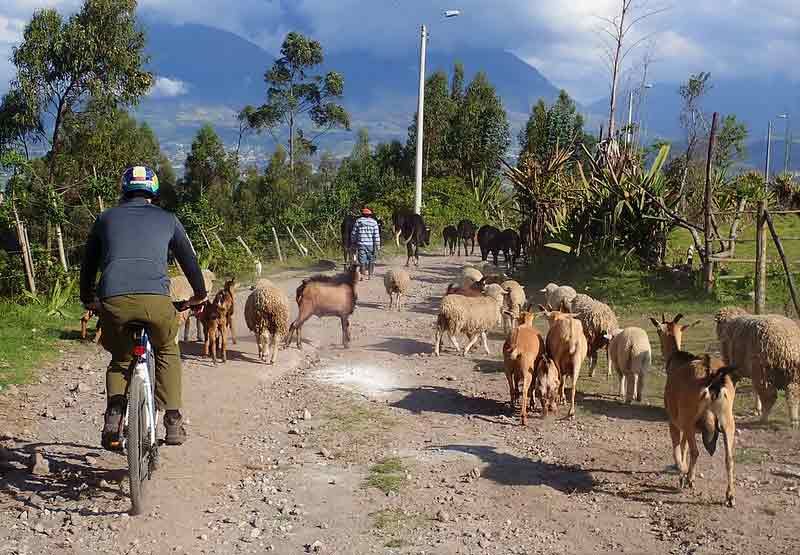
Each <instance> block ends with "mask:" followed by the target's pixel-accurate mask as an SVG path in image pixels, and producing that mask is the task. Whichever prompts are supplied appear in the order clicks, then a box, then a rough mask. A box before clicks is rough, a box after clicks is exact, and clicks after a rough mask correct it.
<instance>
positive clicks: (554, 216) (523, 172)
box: [503, 143, 583, 253]
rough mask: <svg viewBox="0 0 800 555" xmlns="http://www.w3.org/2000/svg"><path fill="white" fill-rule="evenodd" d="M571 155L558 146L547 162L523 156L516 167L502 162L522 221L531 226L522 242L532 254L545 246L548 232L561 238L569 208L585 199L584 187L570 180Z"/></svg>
mask: <svg viewBox="0 0 800 555" xmlns="http://www.w3.org/2000/svg"><path fill="white" fill-rule="evenodd" d="M572 155H573V151H572V150H571V149H562V148H561V147H560V146H559V145H558V143H556V145H555V148H553V150H552V151H551V152H550V154H549V156H547V157H546V158H544V159H542V158H540V157H536V156H533V155H531V154H523V155H522V157H521V158H520V160H519V162H518V164H517V166H516V167H515V166H512V165H510V164H509V163H507V162H506V161H503V164H504V165H505V166H506V170H505V172H504V174H505V176H506V178H507V179H508V180H509V181H510V182H511V184H512V185H513V187H514V191H515V195H516V198H517V201H518V202H519V205H520V207H521V209H522V210H521V211H522V213H523V218H524V219H526V220H527V221H529V222H530V224H531V225H530V226H529V235H528V237H523V238H522V240H523V241H524V242H525V243H526V244H527V247H528V252H530V253H532V252H536V251H537V250H538V249H539V248H541V247H542V246H544V237H545V232H547V233H549V234H550V235H558V234H560V233H561V232H562V231H564V229H565V224H566V222H567V219H568V215H569V211H570V208H571V207H572V206H573V205H574V203H576V202H577V201H578V200H579V199H580V198H581V197H582V196H583V187H582V184H581V183H580V182H574V181H571V180H570V179H568V175H567V168H568V166H569V164H570V162H571V161H572V159H573V157H572ZM559 246H560V247H563V245H559Z"/></svg>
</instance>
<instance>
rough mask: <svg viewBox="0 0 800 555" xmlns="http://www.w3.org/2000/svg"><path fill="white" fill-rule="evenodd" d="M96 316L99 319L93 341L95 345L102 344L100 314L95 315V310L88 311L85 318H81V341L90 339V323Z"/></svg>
mask: <svg viewBox="0 0 800 555" xmlns="http://www.w3.org/2000/svg"><path fill="white" fill-rule="evenodd" d="M95 316H98V318H97V325H96V326H95V328H94V339H93V341H94V342H95V343H100V333H101V331H102V330H101V328H100V317H99V315H98V314H95V312H94V311H93V310H87V311H86V312H84V313H83V316H81V339H86V338H87V337H88V335H89V321H90V320H91V319H92V318H94V317H95Z"/></svg>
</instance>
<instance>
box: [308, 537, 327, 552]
mask: <svg viewBox="0 0 800 555" xmlns="http://www.w3.org/2000/svg"><path fill="white" fill-rule="evenodd" d="M324 551H325V544H323V543H322V542H321V541H319V540H317V541H315V542H314V543H310V544H308V545H306V553H323V552H324Z"/></svg>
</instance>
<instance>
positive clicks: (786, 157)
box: [778, 114, 792, 173]
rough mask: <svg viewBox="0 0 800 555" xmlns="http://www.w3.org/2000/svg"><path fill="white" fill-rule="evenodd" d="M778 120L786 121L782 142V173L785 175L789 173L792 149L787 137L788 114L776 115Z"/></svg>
mask: <svg viewBox="0 0 800 555" xmlns="http://www.w3.org/2000/svg"><path fill="white" fill-rule="evenodd" d="M778 119H785V120H786V137H785V138H784V140H783V148H784V151H783V172H784V173H787V172H788V171H789V156H790V152H791V148H792V143H791V140H790V137H789V119H790V118H789V114H780V115H778Z"/></svg>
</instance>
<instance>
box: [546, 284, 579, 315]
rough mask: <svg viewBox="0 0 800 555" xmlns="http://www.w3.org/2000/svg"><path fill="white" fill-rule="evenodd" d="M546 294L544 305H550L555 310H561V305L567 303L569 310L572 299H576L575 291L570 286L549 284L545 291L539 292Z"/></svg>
mask: <svg viewBox="0 0 800 555" xmlns="http://www.w3.org/2000/svg"><path fill="white" fill-rule="evenodd" d="M539 292H540V293H544V305H545V306H547V305H550V307H551V308H552V309H553V310H560V309H561V303H566V305H567V308H569V306H570V303H572V299H574V298H575V295H576V292H575V289H573V288H572V287H570V286H569V285H560V286H559V285H556V284H555V283H548V284H547V286H546V287H545V288H544V289H540V290H539Z"/></svg>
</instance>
